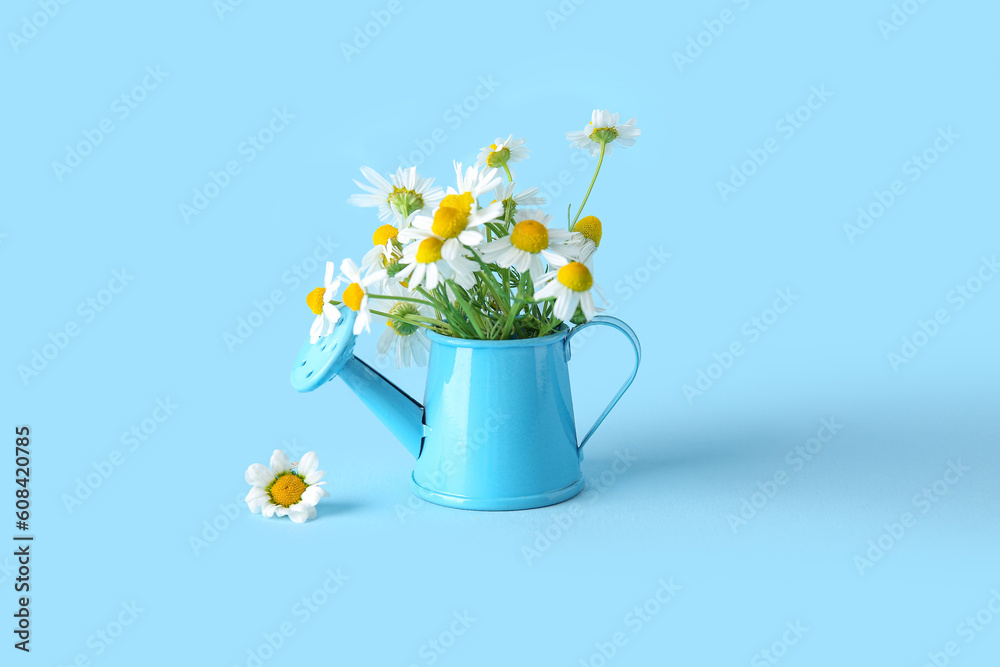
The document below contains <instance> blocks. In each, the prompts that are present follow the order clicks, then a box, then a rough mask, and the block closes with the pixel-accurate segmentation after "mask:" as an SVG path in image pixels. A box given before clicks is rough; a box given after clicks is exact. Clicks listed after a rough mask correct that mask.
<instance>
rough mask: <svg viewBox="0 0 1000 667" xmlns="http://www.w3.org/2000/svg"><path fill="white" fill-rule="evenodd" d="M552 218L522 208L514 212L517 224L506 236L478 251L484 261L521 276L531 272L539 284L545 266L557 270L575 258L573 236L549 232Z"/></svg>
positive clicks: (576, 246) (565, 232) (569, 233)
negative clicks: (518, 273)
mask: <svg viewBox="0 0 1000 667" xmlns="http://www.w3.org/2000/svg"><path fill="white" fill-rule="evenodd" d="M551 218H552V216H550V215H547V214H545V213H542V212H541V211H538V210H531V209H524V210H521V211H518V212H517V219H518V222H517V224H516V225H514V228H513V229H512V230H511V232H510V234H509V235H508V236H501V237H500V238H498V239H496V240H495V241H491V242H490V243H487V244H486V245H485V246H483V247H482V248H481V249H480V255H482V257H483V259H484V260H485V261H487V262H494V263H496V264H497V265H498V266H500V267H502V268H505V269H507V268H514V269H517V270H518V271H519V272H520V273H524V272H526V271H530V272H531V278H532V280H535V281H538V280H540V279H541V278H542V276H543V275H544V274H545V265H546V263H547V264H548V265H549V266H551V267H560V266H563V265H564V264H566V263H568V262H570V261H571V260H573V259H574V258H576V256H577V254H578V253H579V246H578V244H574V243H573V241H574V239H575V238H576V236H575V235H574V234H573V233H572V232H568V231H566V230H564V229H549V228H548V224H549V220H551Z"/></svg>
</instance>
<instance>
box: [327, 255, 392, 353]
mask: <svg viewBox="0 0 1000 667" xmlns="http://www.w3.org/2000/svg"><path fill="white" fill-rule="evenodd" d="M340 273H341V274H342V278H344V279H347V280H349V281H350V284H349V285H348V286H347V287H345V288H344V293H343V294H341V295H340V301H341V306H347V307H348V308H350V309H351V310H353V311H354V312H356V313H357V314H358V316H357V318H356V319H355V320H354V335H355V336H356V335H358V334H360V333H361V332H362V331H371V322H372V313H371V310H370V309H369V308H368V290H369V288H371V287H373V286H378V285H379V284H380V283H381V282H382V280H384V279H385V277H386V272H385V270H384V269H375V268H374V267H368V270H367V272H366V273H365V274H364V275H362V274H361V269H359V268H358V265H357V264H355V263H354V260H353V259H350V258H348V259H345V260H344V261H343V262H341V263H340ZM342 278H337V280H335V281H334V285H335V286H336V287H340V282H341V279H342Z"/></svg>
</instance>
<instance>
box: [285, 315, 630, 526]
mask: <svg viewBox="0 0 1000 667" xmlns="http://www.w3.org/2000/svg"><path fill="white" fill-rule="evenodd" d="M354 319H355V313H354V312H353V311H351V310H349V309H346V308H345V309H342V310H341V319H340V321H339V322H338V323H337V327H336V329H335V330H334V332H333V333H332V334H330V335H329V336H327V337H326V338H321V339H319V341H317V342H316V343H315V344H312V343H309V342H308V341H306V343H305V344H304V345H303V346H302V348H301V349H300V350H299V355H298V357H297V358H296V360H295V365H294V367H293V368H292V375H291V380H292V386H293V387H295V389H297V390H298V391H300V392H306V391H312V390H314V389H316V388H318V387H320V386H321V385H323V384H325V383H326V382H328V381H330V380H332V379H333V378H335V377H338V376H339V377H340V378H341V379H342V380H343V381H344V382H345V383H346V384H347V386H348V387H350V388H351V389H352V390H353V391H354V393H355V394H357V395H358V397H359V398H360V399H361V400H362V402H363V403H364V404H365V405H366V406H367V407H368V409H369V410H371V411H372V412H373V413H375V415H376V416H377V417H378V418H379V419H380V420H381V421H382V423H383V424H385V425H386V427H387V428H388V429H389V430H390V431H391V432H392V434H393V435H395V436H396V438H398V439H399V441H400V442H401V443H403V446H404V447H406V449H407V450H408V451H409V452H410V453H411V454H413V456H414V457H415V458H416V463H415V465H414V469H413V474H412V476H411V478H410V487H411V489H412V491H413V493H414V494H416V495H417V496H419V497H420V498H423V499H424V500H427V501H429V502H432V503H436V504H438V505H444V506H445V507H455V508H459V509H470V510H519V509H530V508H533V507H544V506H546V505H554V504H555V503H559V502H562V501H564V500H568V499H569V498H572V497H573V496H575V495H576V494H578V493H579V492H580V491H581V490H582V489H583V484H584V481H583V474H582V472H581V470H580V461H581V460H582V458H583V454H582V449H583V446H584V445H585V444H587V441H588V440H589V439H590V437H591V436H592V435H593V434H594V431H596V430H597V427H598V426H600V424H601V422H602V421H604V418H605V417H607V415H608V413H609V412H611V409H612V408H613V407H614V406H615V404H616V403H617V402H618V400H619V399H620V398H621V397H622V395H623V394H624V393H625V390H626V389H628V387H629V385H631V384H632V380H633V379H635V375H636V372H637V371H638V369H639V360H640V348H639V340H638V338H636V335H635V332H633V331H632V329H631V328H630V327H629V326H628V325H627V324H625V323H624V322H622V321H621V320H618V319H616V318H613V317H606V316H597V317H595V318H594V319H593V320H591V321H590V322H587V323H585V324H582V325H580V326H576V327H573V328H568V327H565V328H563V329H562V330H560V331H557V332H555V333H552V334H549V335H547V336H542V337H539V338H525V339H514V340H501V341H496V340H469V339H463V338H452V337H449V336H443V335H440V334H437V333H433V332H428V337H429V338H430V341H431V351H430V359H429V361H428V367H427V385H426V390H425V393H424V396H425V401H426V405H421V404H420V403H418V402H417V401H416V400H414V399H413V398H412V397H410V396H409V395H408V394H407V393H406V392H404V391H403V390H401V389H400V388H399V387H397V386H396V385H394V384H393V383H392V382H391V381H389V380H387V379H386V378H385V377H383V376H382V375H381V374H380V373H378V372H377V371H376V370H375V369H373V368H372V367H371V366H369V365H368V364H366V363H365V362H363V361H361V360H360V359H358V358H357V357H355V356H354V341H355V336H354V333H353V325H354ZM596 325H603V326H609V327H611V328H613V329H616V330H617V331H620V332H621V333H623V334H624V335H625V336H626V337H627V338H628V340H629V342H630V343H631V344H632V346H633V348H634V350H635V365H634V367H633V368H632V371H631V373H630V374H629V377H628V379H627V380H625V383H624V384H623V385H622V386H621V388H620V389H619V390H618V392H617V393H616V394H615V396H614V397H613V398H612V399H611V402H610V403H609V404H608V406H607V407H606V408H605V409H604V411H603V412H602V413H601V414H600V416H599V417H598V418H597V421H596V422H595V423H594V425H593V426H592V427H591V428H590V430H589V431H588V432H587V434H586V435H585V436H584V437H583V439H582V440H580V441H579V444H578V442H577V433H576V424H575V421H574V418H573V399H572V395H571V392H570V382H569V367H568V362H569V359H570V340H571V339H572V338H573V336H575V335H576V334H577V333H579V332H580V331H581V330H582V329H584V328H586V327H589V326H596Z"/></svg>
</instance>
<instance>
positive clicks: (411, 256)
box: [396, 235, 479, 290]
mask: <svg viewBox="0 0 1000 667" xmlns="http://www.w3.org/2000/svg"><path fill="white" fill-rule="evenodd" d="M444 243H445V242H444V241H443V240H442V239H440V238H438V237H437V236H433V235H428V236H426V237H425V238H422V239H420V238H418V239H417V240H415V241H413V242H412V243H410V244H409V245H407V246H406V247H405V248H403V258H402V259H401V260H399V261H400V263H401V264H403V265H404V266H403V269H402V270H401V271H400V272H399V273H397V274H396V279H397V280H399V281H401V282H402V281H406V284H407V287H409V288H410V289H411V290H414V289H416V288H417V287H419V286H421V285H423V286H424V287H427V288H428V289H435V288H436V287H437V286H438V284H440V283H441V282H442V281H443V280H446V279H447V280H454V281H455V282H456V283H458V284H459V285H461V286H462V287H464V288H466V289H468V288H469V287H472V286H473V285H474V284H475V282H476V276H475V271H476V270H477V269H478V268H479V265H478V264H476V262H474V261H472V260H471V259H468V258H467V257H464V256H463V255H461V254H459V255H457V256H456V257H453V258H452V259H450V260H446V259H445V258H444V256H443V255H442V250H443V247H444Z"/></svg>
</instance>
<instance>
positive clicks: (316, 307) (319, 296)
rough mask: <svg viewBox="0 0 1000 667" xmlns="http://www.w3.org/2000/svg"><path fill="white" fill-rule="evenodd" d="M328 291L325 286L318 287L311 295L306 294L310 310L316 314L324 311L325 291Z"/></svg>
mask: <svg viewBox="0 0 1000 667" xmlns="http://www.w3.org/2000/svg"><path fill="white" fill-rule="evenodd" d="M324 292H326V288H325V287H317V288H316V289H314V290H313V291H312V292H309V295H308V296H306V303H307V304H308V305H309V310H311V311H313V314H314V315H319V314H320V313H322V312H323V293H324Z"/></svg>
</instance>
